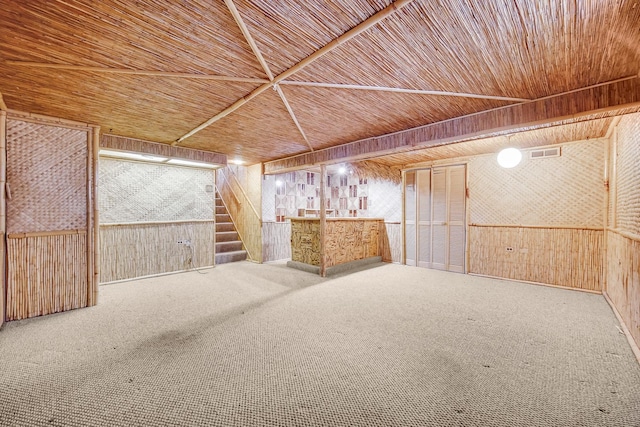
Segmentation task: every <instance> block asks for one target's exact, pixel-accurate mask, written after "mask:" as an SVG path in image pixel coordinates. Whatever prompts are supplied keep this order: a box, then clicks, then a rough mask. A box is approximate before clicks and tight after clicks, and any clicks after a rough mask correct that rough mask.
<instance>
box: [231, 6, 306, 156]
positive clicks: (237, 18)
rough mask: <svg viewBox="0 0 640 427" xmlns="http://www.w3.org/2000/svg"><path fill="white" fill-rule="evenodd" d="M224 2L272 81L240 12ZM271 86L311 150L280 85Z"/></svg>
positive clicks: (272, 77) (268, 69) (267, 66)
mask: <svg viewBox="0 0 640 427" xmlns="http://www.w3.org/2000/svg"><path fill="white" fill-rule="evenodd" d="M224 3H225V4H226V5H227V8H228V9H229V11H230V12H231V15H233V19H235V21H236V24H238V27H240V31H242V34H243V35H244V38H245V40H247V43H249V46H250V47H251V50H252V51H253V54H254V55H255V56H256V59H257V60H258V62H259V63H260V65H261V66H262V69H263V70H264V72H265V73H266V74H267V77H269V81H273V79H274V76H273V73H272V72H271V69H270V68H269V64H267V61H265V59H264V57H263V56H262V53H261V52H260V49H258V45H257V44H256V41H255V40H254V39H253V36H251V33H250V32H249V28H247V26H246V25H245V23H244V20H243V19H242V16H241V15H240V12H238V9H237V8H236V5H235V4H234V3H233V0H224ZM273 88H274V89H275V90H276V92H278V96H280V99H281V100H282V102H283V104H284V106H285V108H286V109H287V111H288V112H289V116H291V120H293V123H294V124H295V125H296V127H297V128H298V131H299V132H300V135H302V138H303V139H304V142H306V143H307V146H308V147H309V150H311V151H313V146H312V145H311V143H310V142H309V139H308V138H307V135H306V134H305V133H304V131H303V130H302V126H300V122H299V121H298V118H297V117H296V115H295V113H294V112H293V109H292V108H291V105H290V104H289V101H287V98H286V97H285V96H284V92H282V89H280V86H278V85H277V84H276V85H274V86H273Z"/></svg>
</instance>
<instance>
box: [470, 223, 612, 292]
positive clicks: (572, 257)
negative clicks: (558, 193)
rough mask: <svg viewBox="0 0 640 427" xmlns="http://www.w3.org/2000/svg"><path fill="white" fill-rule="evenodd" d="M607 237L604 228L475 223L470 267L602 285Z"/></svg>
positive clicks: (580, 284) (490, 273)
mask: <svg viewBox="0 0 640 427" xmlns="http://www.w3.org/2000/svg"><path fill="white" fill-rule="evenodd" d="M603 238H604V236H603V231H602V230H601V229H600V230H594V229H577V228H574V229H566V228H553V227H549V228H543V227H539V228H533V227H531V228H530V227H502V226H476V225H471V226H469V239H470V247H471V251H470V260H469V272H470V273H476V274H482V275H487V276H495V277H504V278H507V279H516V280H524V281H529V282H537V283H546V284H551V285H557V286H564V287H570V288H577V289H586V290H591V291H601V290H602V287H601V276H602V268H603V266H602V248H603V245H604V242H603ZM508 248H510V249H511V250H508Z"/></svg>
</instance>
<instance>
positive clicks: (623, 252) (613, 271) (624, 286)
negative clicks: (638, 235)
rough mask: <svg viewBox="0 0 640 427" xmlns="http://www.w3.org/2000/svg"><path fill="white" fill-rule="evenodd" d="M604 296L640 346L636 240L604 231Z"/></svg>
mask: <svg viewBox="0 0 640 427" xmlns="http://www.w3.org/2000/svg"><path fill="white" fill-rule="evenodd" d="M607 253H608V256H607V258H608V259H607V262H608V269H607V295H608V296H609V298H610V299H611V301H612V302H613V305H615V307H616V309H617V310H618V313H620V316H621V317H622V320H624V323H625V324H626V326H627V329H629V332H630V333H631V336H632V337H633V339H634V341H635V342H636V345H638V346H639V347H640V240H635V239H630V238H628V237H625V236H622V235H620V234H618V233H616V232H612V231H609V232H607Z"/></svg>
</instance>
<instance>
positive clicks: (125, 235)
mask: <svg viewBox="0 0 640 427" xmlns="http://www.w3.org/2000/svg"><path fill="white" fill-rule="evenodd" d="M214 229H215V226H214V222H213V221H210V222H209V221H207V222H180V223H165V224H131V225H108V226H101V227H100V254H101V260H100V261H101V262H100V268H101V271H100V281H101V282H102V283H106V282H112V281H115V280H122V279H132V278H134V277H142V276H148V275H152V274H160V273H168V272H172V271H182V270H188V269H191V268H194V267H208V266H211V265H213V258H214V248H213V235H214ZM185 239H188V240H190V241H191V244H190V246H188V247H187V246H185V245H183V244H178V243H177V241H178V240H185Z"/></svg>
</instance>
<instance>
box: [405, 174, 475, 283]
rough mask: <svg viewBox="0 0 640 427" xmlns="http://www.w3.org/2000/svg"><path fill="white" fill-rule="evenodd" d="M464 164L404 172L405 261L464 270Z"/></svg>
mask: <svg viewBox="0 0 640 427" xmlns="http://www.w3.org/2000/svg"><path fill="white" fill-rule="evenodd" d="M465 201H466V169H465V166H464V165H456V166H443V167H435V168H429V169H419V170H413V171H408V172H406V174H405V217H404V218H405V220H404V225H405V262H406V264H407V265H417V266H419V267H427V268H436V269H439V270H448V271H455V272H460V273H464V271H465V265H464V262H465V218H466V210H465Z"/></svg>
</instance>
